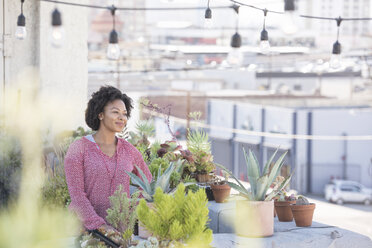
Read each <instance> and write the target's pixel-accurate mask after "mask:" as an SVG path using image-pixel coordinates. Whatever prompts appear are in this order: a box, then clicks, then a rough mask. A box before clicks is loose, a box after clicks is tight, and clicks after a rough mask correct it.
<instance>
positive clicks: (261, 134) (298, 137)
mask: <svg viewBox="0 0 372 248" xmlns="http://www.w3.org/2000/svg"><path fill="white" fill-rule="evenodd" d="M142 112H143V113H146V114H150V115H152V116H156V117H160V118H164V116H163V114H160V113H158V112H156V111H153V110H149V109H142ZM171 118H172V120H173V121H174V122H177V123H181V124H186V123H187V120H186V119H182V118H178V117H174V116H171ZM190 125H192V126H195V127H201V128H206V129H209V130H212V129H213V130H217V131H224V132H231V133H236V134H245V135H251V136H257V137H267V138H279V139H296V140H324V141H326V140H328V141H330V140H333V141H345V140H348V141H352V140H353V141H371V140H372V135H350V136H345V135H305V134H282V133H270V132H259V131H249V130H243V129H236V128H228V127H219V126H212V125H208V124H205V123H202V122H199V121H190Z"/></svg>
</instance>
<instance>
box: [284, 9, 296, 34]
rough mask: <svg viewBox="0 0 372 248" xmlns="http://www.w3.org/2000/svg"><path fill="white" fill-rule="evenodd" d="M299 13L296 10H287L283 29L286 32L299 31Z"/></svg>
mask: <svg viewBox="0 0 372 248" xmlns="http://www.w3.org/2000/svg"><path fill="white" fill-rule="evenodd" d="M296 23H297V15H296V14H295V12H294V11H285V12H284V17H283V21H282V24H281V29H282V30H283V32H284V33H285V34H294V33H296V32H297V30H298V28H297V25H296Z"/></svg>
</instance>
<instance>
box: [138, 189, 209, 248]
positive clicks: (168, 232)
mask: <svg viewBox="0 0 372 248" xmlns="http://www.w3.org/2000/svg"><path fill="white" fill-rule="evenodd" d="M207 204H208V201H207V199H206V195H205V192H204V191H203V190H201V189H200V190H198V191H197V192H196V193H193V192H190V191H189V193H188V194H187V195H186V194H185V186H184V185H183V184H182V183H181V184H179V185H178V187H177V189H176V191H175V193H174V194H173V195H171V194H166V193H165V192H163V191H162V189H161V188H157V189H156V192H155V195H154V204H153V207H152V208H150V207H149V206H148V205H147V204H146V202H145V200H143V199H142V200H140V203H139V205H138V207H137V215H138V219H139V221H140V222H141V223H142V224H143V225H144V226H145V228H146V229H147V230H149V231H150V232H151V233H152V234H153V236H155V237H156V238H157V239H158V241H159V244H160V245H159V246H160V247H180V243H186V244H187V246H188V247H209V244H210V243H211V242H212V238H213V233H212V230H211V229H209V228H208V227H207V223H208V219H209V217H208V207H207ZM170 243H172V244H173V246H169V244H170ZM177 243H178V245H177Z"/></svg>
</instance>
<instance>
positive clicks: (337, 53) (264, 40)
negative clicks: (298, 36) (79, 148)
mask: <svg viewBox="0 0 372 248" xmlns="http://www.w3.org/2000/svg"><path fill="white" fill-rule="evenodd" d="M39 1H42V2H50V3H55V4H65V5H71V6H79V7H87V8H98V9H107V10H110V11H111V13H113V14H112V15H113V18H115V17H114V15H115V11H116V10H121V11H165V10H169V11H182V10H205V15H204V17H205V20H207V21H211V19H212V11H211V8H210V6H209V1H210V0H207V1H208V5H207V9H205V8H204V7H172V8H170V7H160V8H149V7H144V8H128V7H115V6H114V5H112V6H111V7H107V6H99V5H90V4H80V3H71V2H65V1H59V0H39ZM228 1H229V2H231V3H233V5H232V6H215V7H213V8H214V9H231V8H232V9H233V10H235V12H236V13H237V18H236V19H237V21H236V22H237V24H236V32H235V34H234V35H233V37H232V40H231V47H232V50H231V55H233V56H230V58H229V56H228V58H227V61H228V63H229V60H230V63H229V64H231V65H232V66H240V65H241V64H242V62H243V54H242V53H241V51H240V49H239V48H240V46H241V36H240V35H239V33H238V21H239V7H240V6H243V7H249V8H252V9H256V10H260V11H263V12H264V29H263V30H262V32H261V39H260V41H261V42H260V45H261V44H262V46H260V47H261V51H264V52H263V53H267V54H268V52H266V51H267V50H268V48H269V45H270V44H269V43H268V33H267V30H266V29H265V19H266V16H267V14H268V13H275V14H281V15H284V16H285V17H288V18H285V19H284V20H287V21H283V22H282V23H283V31H284V32H285V33H293V32H294V31H296V30H297V27H296V25H295V21H294V20H295V19H294V18H297V17H301V18H311V19H318V20H335V21H336V23H337V29H338V31H337V41H336V43H335V44H334V45H333V49H332V55H331V61H330V64H331V65H332V66H333V68H337V67H338V66H340V64H341V63H340V60H341V44H340V43H339V42H338V38H339V27H340V24H341V22H342V21H370V20H372V18H370V17H363V18H354V17H352V18H341V16H340V17H337V18H333V17H320V16H311V15H301V14H299V15H296V14H295V4H294V0H284V12H281V11H273V10H268V9H266V8H259V7H256V6H254V5H251V4H246V3H243V2H241V1H236V0H228ZM23 2H24V0H21V3H22V6H23ZM21 8H22V11H21V12H22V13H21V15H20V16H19V17H18V22H17V26H18V28H19V29H18V28H17V31H18V30H19V33H20V34H21V35H18V36H19V37H17V35H16V37H17V38H19V39H24V37H25V35H26V30H25V21H24V20H25V19H24V16H23V7H21ZM113 9H114V11H113ZM288 20H290V21H288ZM114 22H115V20H113V26H114V25H115V23H114ZM284 24H285V25H284ZM22 25H23V26H22ZM21 31H22V32H21ZM16 33H17V32H16ZM115 33H116V31H115V28H114V29H113V31H112V32H111V33H110V39H109V40H110V42H109V47H108V51H107V57H108V58H109V59H118V58H119V56H117V54H118V53H119V55H120V49H117V48H118V42H117V41H118V40H117V33H116V37H115ZM109 48H112V50H111V51H112V52H110V49H109ZM114 48H115V49H114ZM118 51H119V52H118Z"/></svg>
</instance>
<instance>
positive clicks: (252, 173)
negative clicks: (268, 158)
mask: <svg viewBox="0 0 372 248" xmlns="http://www.w3.org/2000/svg"><path fill="white" fill-rule="evenodd" d="M243 153H244V158H245V162H246V166H247V177H248V180H249V184H250V185H251V192H252V195H253V198H256V197H255V195H256V194H257V180H258V178H259V177H260V174H259V166H258V164H257V163H256V161H257V160H256V159H255V157H254V154H253V153H252V151H251V150H249V155H247V152H246V151H245V149H244V147H243Z"/></svg>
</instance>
